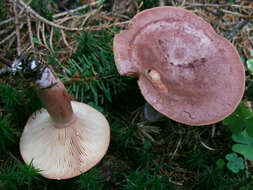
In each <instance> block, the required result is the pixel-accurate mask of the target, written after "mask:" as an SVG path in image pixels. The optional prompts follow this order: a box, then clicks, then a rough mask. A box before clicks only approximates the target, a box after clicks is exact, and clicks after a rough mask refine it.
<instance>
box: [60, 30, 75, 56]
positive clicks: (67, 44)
mask: <svg viewBox="0 0 253 190" xmlns="http://www.w3.org/2000/svg"><path fill="white" fill-rule="evenodd" d="M61 35H62V39H63V42H64V43H65V45H66V46H67V47H68V48H69V49H70V50H72V51H73V48H72V47H71V46H70V45H69V43H68V41H67V40H66V37H65V33H64V31H63V30H61Z"/></svg>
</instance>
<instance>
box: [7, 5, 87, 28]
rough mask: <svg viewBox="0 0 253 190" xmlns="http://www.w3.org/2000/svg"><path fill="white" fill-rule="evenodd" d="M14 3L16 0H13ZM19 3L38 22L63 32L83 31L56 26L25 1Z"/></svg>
mask: <svg viewBox="0 0 253 190" xmlns="http://www.w3.org/2000/svg"><path fill="white" fill-rule="evenodd" d="M11 1H14V0H11ZM19 3H20V4H21V5H22V6H23V7H24V8H25V9H26V10H27V11H28V12H30V14H32V15H33V16H34V17H36V18H37V19H38V20H40V21H41V22H42V23H45V24H48V25H50V26H52V27H55V28H59V29H63V30H70V31H81V30H82V28H70V27H66V26H62V25H59V24H55V23H54V22H52V21H49V20H47V19H46V18H44V17H42V16H40V15H39V14H38V13H36V12H35V11H34V10H33V9H32V8H31V7H30V6H29V5H27V4H26V3H25V2H24V1H23V0H19Z"/></svg>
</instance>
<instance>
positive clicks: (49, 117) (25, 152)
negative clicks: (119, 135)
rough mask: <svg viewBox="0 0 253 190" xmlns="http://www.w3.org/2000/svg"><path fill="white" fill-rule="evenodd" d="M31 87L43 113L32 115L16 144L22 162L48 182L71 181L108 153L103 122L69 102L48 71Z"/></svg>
mask: <svg viewBox="0 0 253 190" xmlns="http://www.w3.org/2000/svg"><path fill="white" fill-rule="evenodd" d="M35 63H36V64H37V65H35ZM38 63H39V62H35V61H33V62H32V67H33V68H35V67H37V68H38V67H39V66H38ZM39 64H40V63H39ZM35 83H36V86H37V87H36V91H37V94H38V96H39V97H40V99H41V100H42V103H43V104H44V106H45V108H46V109H44V108H42V109H41V110H39V111H37V112H35V113H34V114H33V115H32V116H31V117H30V118H29V120H28V121H27V123H26V126H25V128H24V131H23V133H22V136H21V140H20V152H21V155H22V157H23V160H24V161H25V163H26V164H30V163H31V162H32V164H33V166H34V167H35V168H37V169H39V170H40V173H41V174H42V175H43V176H44V177H46V178H49V179H58V180H60V179H67V178H72V177H75V176H77V175H80V174H81V173H83V172H86V171H88V170H89V169H90V168H92V167H93V166H95V165H96V164H97V163H98V162H99V161H100V160H101V159H102V158H103V156H104V155H105V153H106V151H107V149H108V146H109V141H110V130H109V125H108V122H107V120H106V119H105V117H104V116H103V115H102V114H101V113H100V112H98V111H97V110H95V109H94V108H92V107H90V106H88V105H87V104H83V103H79V102H76V101H70V97H69V95H68V93H67V90H66V88H65V87H64V85H63V83H62V82H61V81H60V80H59V78H58V77H56V75H55V74H54V72H53V71H52V70H51V69H50V68H49V67H45V68H43V69H41V75H40V77H39V78H38V79H37V80H36V82H35Z"/></svg>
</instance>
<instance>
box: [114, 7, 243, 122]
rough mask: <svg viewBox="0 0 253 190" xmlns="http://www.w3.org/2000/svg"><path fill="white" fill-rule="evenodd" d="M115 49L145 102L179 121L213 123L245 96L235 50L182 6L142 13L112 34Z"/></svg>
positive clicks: (122, 71)
mask: <svg viewBox="0 0 253 190" xmlns="http://www.w3.org/2000/svg"><path fill="white" fill-rule="evenodd" d="M113 50H114V59H115V63H116V66H117V69H118V71H119V73H120V74H121V75H132V76H137V77H138V78H139V80H138V85H139V87H140V89H141V92H142V94H143V96H144V98H145V99H146V101H147V102H148V103H149V104H150V105H152V107H154V108H155V109H156V110H157V111H159V112H161V113H162V114H164V115H166V116H167V117H169V118H171V119H173V120H175V121H178V122H181V123H184V124H188V125H195V126H198V125H208V124H213V123H216V122H219V121H221V120H223V119H224V118H225V117H227V116H228V115H229V114H231V113H232V112H233V111H234V110H235V108H236V107H237V105H238V104H239V102H240V100H241V99H242V96H243V92H244V86H245V73H244V66H243V64H242V62H241V59H240V56H239V54H238V52H237V50H236V48H235V47H234V46H233V45H232V44H231V43H230V42H229V41H228V40H226V39H225V38H223V37H221V36H219V35H218V34H216V32H215V31H214V30H213V28H212V27H211V25H210V24H208V23H207V22H205V21H204V20H203V19H202V18H200V17H199V16H197V15H195V14H193V13H192V12H190V11H188V10H185V9H183V8H175V7H168V6H165V7H158V8H152V9H149V10H145V11H143V12H140V13H139V14H137V15H136V16H135V17H134V18H133V19H132V20H131V22H130V23H129V27H128V29H127V30H125V31H122V32H120V34H117V35H116V36H115V37H114V44H113Z"/></svg>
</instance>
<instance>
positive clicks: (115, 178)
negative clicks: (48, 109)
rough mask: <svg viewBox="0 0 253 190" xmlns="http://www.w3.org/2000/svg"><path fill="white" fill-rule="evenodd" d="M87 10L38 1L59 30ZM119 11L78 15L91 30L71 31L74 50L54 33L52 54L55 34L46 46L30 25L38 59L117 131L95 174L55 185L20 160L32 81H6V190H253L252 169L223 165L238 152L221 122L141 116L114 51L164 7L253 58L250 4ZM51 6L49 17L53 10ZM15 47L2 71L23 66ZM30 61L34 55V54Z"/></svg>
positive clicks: (1, 121)
mask: <svg viewBox="0 0 253 190" xmlns="http://www.w3.org/2000/svg"><path fill="white" fill-rule="evenodd" d="M26 2H27V1H26ZM89 2H90V3H94V2H95V1H92V0H90V1H89ZM85 3H88V1H79V3H74V4H67V5H66V6H65V7H61V6H60V5H59V2H58V1H47V3H42V4H41V3H38V2H37V1H35V0H34V1H32V3H31V4H30V5H31V7H33V8H34V9H35V10H36V12H37V13H38V14H40V15H42V16H43V17H45V18H47V19H48V20H49V21H50V20H52V21H53V15H54V14H56V13H58V12H63V11H66V10H67V9H74V8H75V7H78V6H81V5H83V4H85ZM121 3H122V1H116V0H115V1H113V0H105V1H101V2H100V3H99V4H98V6H96V7H87V8H86V9H82V10H81V11H80V12H78V15H82V14H87V17H89V18H88V19H87V21H86V23H85V25H84V26H85V27H86V30H85V31H83V32H71V31H65V40H67V41H68V43H65V42H63V41H64V40H63V39H64V38H63V35H62V33H61V30H60V29H59V28H56V29H55V30H54V36H53V39H52V42H51V43H52V46H53V51H52V47H51V45H50V32H51V30H50V29H51V28H50V26H48V25H46V24H45V25H46V26H45V29H44V30H45V31H44V33H45V35H46V39H47V40H48V41H47V40H46V42H45V41H44V40H43V36H41V39H38V35H36V30H37V29H36V27H38V25H36V23H37V21H36V18H34V17H32V18H33V19H32V20H31V23H32V30H34V31H32V32H33V33H34V38H33V41H34V44H35V48H34V49H35V50H36V52H37V54H36V55H37V56H38V57H39V58H41V59H42V60H43V61H45V62H47V63H48V64H51V65H52V66H53V67H54V69H55V71H56V73H57V74H58V75H59V77H60V78H61V80H62V81H63V82H64V84H65V85H66V87H67V89H68V92H69V94H70V95H71V97H72V98H73V99H75V100H78V101H81V102H85V103H88V104H90V105H91V106H94V107H95V108H96V109H98V110H99V111H101V112H102V113H103V114H105V116H106V117H107V119H108V121H109V123H110V127H111V143H110V147H109V149H108V152H107V154H106V155H105V157H104V158H103V160H102V161H101V162H100V163H99V164H98V165H97V166H95V167H94V168H93V169H91V170H90V171H88V172H87V173H84V174H82V175H80V176H79V177H76V178H73V179H70V180H63V181H56V180H48V179H45V178H43V177H41V176H40V175H39V174H38V172H37V171H36V170H35V169H34V168H33V167H32V166H31V165H29V166H26V165H25V164H24V162H23V160H22V158H21V156H20V153H19V145H18V143H19V139H20V136H21V134H22V130H23V128H24V126H25V123H26V121H27V119H28V117H29V115H31V113H33V112H34V111H35V110H37V109H39V108H41V107H42V104H41V102H40V100H39V99H38V97H37V95H36V93H35V92H34V90H33V89H32V87H30V84H29V82H27V81H25V80H24V79H22V78H20V76H14V75H12V74H10V73H8V72H1V78H0V189H3V190H9V189H10V190H12V189H14V190H15V189H17V190H20V189H28V190H33V189H34V190H35V189H36V190H51V189H52V190H53V189H54V190H56V189H70V190H71V189H73V190H76V189H84V190H93V189H94V190H98V189H108V190H111V189H123V190H132V189H133V190H144V189H145V190H148V189H152V190H161V189H166V190H167V189H177V190H181V189H182V190H185V189H186V190H191V189H192V190H193V189H194V190H197V189H199V190H203V189H210V190H211V189H219V190H225V189H227V190H231V189H240V190H248V189H253V179H252V177H251V174H252V172H253V167H252V163H251V162H249V161H246V163H247V169H245V170H242V171H240V172H239V173H238V174H234V173H232V172H231V171H230V170H229V169H228V168H227V167H226V160H225V156H226V154H228V153H231V152H232V150H231V146H232V144H233V142H232V138H231V133H230V131H229V129H228V128H227V126H225V125H223V123H222V122H220V123H217V124H214V125H210V126H203V127H191V126H186V125H182V124H180V123H176V122H174V121H172V120H169V119H165V120H161V121H158V122H148V121H146V120H145V119H144V117H143V106H144V103H145V101H144V98H143V96H142V95H141V93H140V90H139V88H138V86H137V79H136V78H130V77H121V76H119V74H118V72H117V70H116V67H115V65H114V58H113V52H112V43H113V37H114V35H115V34H116V33H118V32H119V31H120V30H123V29H125V28H127V25H126V24H124V22H125V23H127V22H128V21H129V20H130V19H131V18H132V17H133V16H134V15H135V14H136V13H137V12H138V11H140V10H143V9H146V8H151V7H154V6H159V5H160V4H166V5H170V6H183V7H185V8H187V9H189V10H192V11H194V12H195V13H196V14H198V15H199V16H201V17H202V18H204V19H205V20H206V21H208V22H209V23H211V24H212V26H213V27H214V29H215V30H216V32H217V33H219V34H220V35H222V36H224V37H226V38H228V39H229V40H230V41H231V42H232V43H233V44H234V45H235V46H236V48H237V49H238V51H239V53H240V55H241V57H242V59H243V60H247V59H250V58H252V56H253V55H252V54H251V53H252V49H253V45H252V36H253V34H252V24H253V23H252V20H251V19H252V16H253V9H252V7H253V4H252V3H251V4H250V1H246V0H245V1H236V0H234V1H225V0H224V1H211V0H205V1H204V0H198V1H158V0H152V1H148V0H144V1H141V0H133V1H127V0H125V4H124V6H123V5H122V4H121ZM208 4H209V5H208ZM49 5H50V6H51V7H52V8H51V9H47V8H48V6H49ZM122 6H123V8H122ZM12 7H13V4H12V3H11V1H9V0H4V1H3V2H2V3H1V8H0V23H1V21H5V20H7V19H9V18H13V16H14V13H13V9H12ZM249 7H251V8H249ZM19 11H20V10H19ZM90 13H91V14H90ZM74 21H75V20H74ZM74 21H73V22H74ZM20 22H22V23H24V27H23V28H21V29H20V33H21V45H22V48H24V47H29V46H27V44H29V43H31V42H30V41H29V35H28V33H27V28H26V25H27V23H26V20H25V19H24V17H20ZM119 23H123V24H122V25H121V24H119ZM238 23H242V24H243V26H239V25H238ZM37 24H38V23H37ZM67 24H68V26H69V25H71V23H67ZM100 26H101V27H100ZM89 27H90V28H89ZM97 27H98V28H97ZM4 30H8V32H3V33H0V41H1V40H2V39H6V36H8V34H9V33H10V32H12V31H14V30H15V29H14V28H13V22H9V23H7V24H1V25H0V32H1V31H4ZM41 35H42V34H41ZM39 37H40V35H39ZM12 39H14V40H12ZM7 47H8V48H7ZM16 47H17V43H16V41H15V36H14V37H13V38H11V39H9V40H7V41H6V42H5V43H2V44H0V60H1V63H0V65H1V68H2V69H6V68H7V67H6V66H5V65H8V64H9V63H10V62H11V61H10V60H14V59H15V57H16ZM71 48H73V49H71ZM24 49H25V48H24ZM38 52H39V53H38ZM25 53H26V54H27V53H31V52H29V50H28V51H27V52H25ZM4 63H5V64H4ZM247 78H248V80H247V87H248V88H247V91H246V93H245V96H244V101H246V100H252V97H253V96H252V93H251V86H252V83H251V79H250V78H251V76H250V75H248V73H247Z"/></svg>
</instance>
